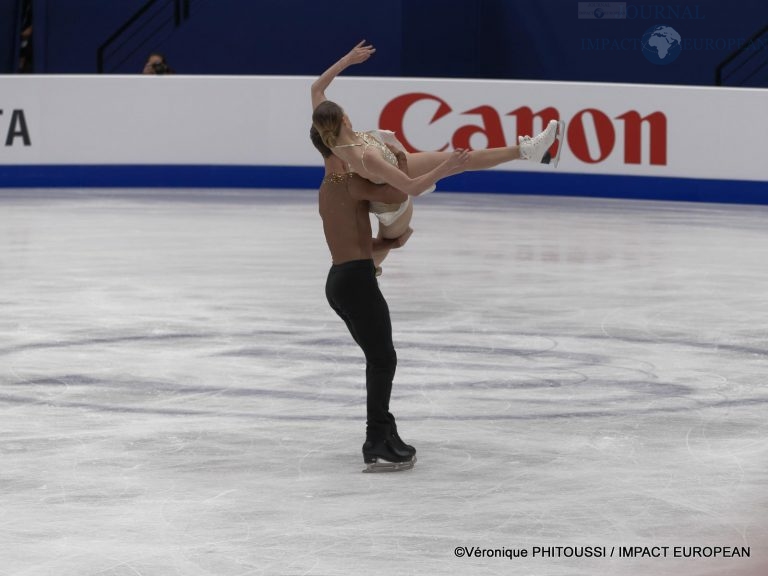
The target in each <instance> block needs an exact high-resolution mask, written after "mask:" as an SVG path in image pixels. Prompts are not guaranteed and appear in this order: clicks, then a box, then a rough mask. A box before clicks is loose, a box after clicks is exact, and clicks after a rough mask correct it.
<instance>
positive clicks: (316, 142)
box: [309, 124, 333, 158]
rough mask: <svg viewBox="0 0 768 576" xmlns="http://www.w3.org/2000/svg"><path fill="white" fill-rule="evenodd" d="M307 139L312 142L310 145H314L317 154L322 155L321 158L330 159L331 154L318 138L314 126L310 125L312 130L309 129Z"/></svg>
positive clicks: (318, 135) (318, 133)
mask: <svg viewBox="0 0 768 576" xmlns="http://www.w3.org/2000/svg"><path fill="white" fill-rule="evenodd" d="M309 138H310V140H312V144H314V145H315V148H317V150H318V152H320V154H322V155H323V158H330V157H331V155H332V154H333V152H332V151H331V149H330V148H328V146H326V145H325V144H324V143H323V139H322V138H321V137H320V132H318V131H317V128H315V126H314V124H313V125H312V128H310V129H309Z"/></svg>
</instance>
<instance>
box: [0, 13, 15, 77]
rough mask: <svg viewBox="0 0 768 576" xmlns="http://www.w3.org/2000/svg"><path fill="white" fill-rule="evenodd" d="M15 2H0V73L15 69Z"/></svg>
mask: <svg viewBox="0 0 768 576" xmlns="http://www.w3.org/2000/svg"><path fill="white" fill-rule="evenodd" d="M17 4H18V3H17V2H16V0H0V71H3V72H10V71H12V70H15V69H16V64H17V63H16V62H14V59H15V54H16V46H15V44H16V41H17V38H16V26H17V21H18V18H19V15H18V12H17Z"/></svg>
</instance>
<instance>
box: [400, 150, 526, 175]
mask: <svg viewBox="0 0 768 576" xmlns="http://www.w3.org/2000/svg"><path fill="white" fill-rule="evenodd" d="M450 155H451V152H413V153H411V154H408V155H407V158H408V174H409V175H410V176H411V178H415V177H418V176H421V175H422V174H426V173H427V172H429V171H430V170H432V169H434V168H435V167H436V166H438V165H439V164H441V163H443V162H445V160H446V159H448V157H450ZM518 158H520V147H519V146H506V147H504V148H486V149H483V150H472V151H471V152H470V153H469V160H468V161H467V163H466V165H465V166H466V167H465V169H464V172H467V171H472V170H485V169H487V168H493V167H494V166H498V165H499V164H503V163H504V162H510V161H512V160H517V159H518Z"/></svg>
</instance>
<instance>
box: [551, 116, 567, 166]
mask: <svg viewBox="0 0 768 576" xmlns="http://www.w3.org/2000/svg"><path fill="white" fill-rule="evenodd" d="M564 134H565V122H563V121H562V120H560V121H559V122H558V123H557V136H555V140H556V141H557V154H555V157H554V158H553V159H552V168H557V165H558V164H559V163H560V154H561V153H562V151H563V135H564Z"/></svg>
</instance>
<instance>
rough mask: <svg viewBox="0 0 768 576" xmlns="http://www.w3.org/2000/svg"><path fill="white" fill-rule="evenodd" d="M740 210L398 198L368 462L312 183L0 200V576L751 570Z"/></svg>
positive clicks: (748, 312)
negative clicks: (387, 436) (407, 461)
mask: <svg viewBox="0 0 768 576" xmlns="http://www.w3.org/2000/svg"><path fill="white" fill-rule="evenodd" d="M767 222H768V208H766V207H748V206H728V205H706V204H676V203H656V202H637V201H634V202H633V201H619V200H594V199H592V200H588V199H564V198H536V197H526V196H503V195H461V194H444V193H442V194H441V193H436V194H432V195H431V196H428V197H426V198H420V199H418V200H417V201H416V214H415V217H414V222H413V227H414V229H415V233H414V235H413V237H412V238H411V240H410V242H409V243H408V245H407V246H406V247H405V248H403V249H402V250H400V251H397V252H393V253H392V254H391V255H390V257H389V259H388V260H387V261H386V262H385V263H384V275H383V276H382V277H381V278H380V285H381V288H382V291H383V293H384V295H385V297H386V298H387V300H388V302H389V305H390V310H391V313H392V321H393V327H394V336H395V346H396V348H397V351H398V358H399V365H398V373H397V376H396V379H395V386H394V392H393V404H392V409H393V412H394V413H395V415H396V416H397V417H398V421H399V427H400V431H401V434H402V436H403V437H404V439H405V440H406V441H408V442H410V443H412V444H414V445H415V446H416V447H417V449H418V457H419V462H418V464H417V465H416V468H415V469H414V470H412V471H409V472H402V473H395V474H377V475H372V474H361V470H362V468H363V463H362V457H361V453H360V447H361V445H362V442H363V439H364V438H363V434H364V362H363V358H362V354H361V352H360V351H359V350H358V349H357V347H356V346H355V344H354V342H353V341H352V339H351V337H350V336H349V334H348V333H347V332H346V329H345V327H344V325H343V324H342V322H341V321H340V320H339V319H338V318H337V317H336V316H335V314H334V313H333V312H332V311H331V309H330V308H329V307H328V305H327V303H326V301H325V297H324V283H325V276H326V273H327V270H328V266H329V264H330V261H329V256H328V252H327V249H326V247H325V244H324V241H323V237H322V229H321V225H320V219H319V217H318V215H317V208H316V193H315V192H311V191H212V190H204V191H189V190H179V191H175V190H142V191H136V190H133V191H108V190H91V191H73V190H63V191H56V190H4V191H0V310H2V314H1V315H0V576H97V575H98V576H177V575H178V576H245V575H254V576H255V575H270V576H271V575H276V576H298V575H308V576H309V575H311V576H341V575H344V576H347V575H388V574H396V575H398V576H406V575H418V576H427V575H444V574H452V575H456V576H464V575H515V576H597V575H611V576H646V575H654V576H657V575H672V574H674V575H677V576H716V575H717V576H731V575H734V576H765V575H766V574H768V413H767V411H766V408H768V323H767V320H768V224H767ZM712 546H719V547H732V548H733V547H738V548H739V549H740V548H741V547H749V552H750V557H749V558H744V557H731V558H675V557H674V555H675V554H674V552H675V548H674V547H681V548H679V549H677V551H678V552H681V551H685V550H690V549H691V547H698V548H699V549H702V550H705V551H706V550H710V549H708V548H706V547H712ZM473 547H474V550H473ZM535 547H538V548H535ZM549 547H551V548H552V549H551V550H550V553H551V555H550V557H541V550H540V549H541V548H549ZM555 547H561V549H560V551H559V555H560V556H561V557H557V556H558V550H557V549H556V548H555ZM583 547H593V551H594V548H595V547H600V548H597V550H598V551H599V550H601V549H602V547H604V548H605V553H606V554H607V555H608V557H591V558H589V557H586V558H584V557H581V558H577V557H566V556H565V555H566V554H571V555H574V554H581V553H583V552H585V549H584V548H583ZM620 547H648V549H647V552H649V553H652V552H656V553H657V554H659V555H661V554H662V552H663V550H662V549H661V547H668V550H667V551H666V554H667V557H666V558H664V557H661V558H653V557H650V558H634V559H633V558H620V557H618V556H619V552H620V551H621V548H620ZM651 547H658V548H656V549H655V550H653V549H651ZM457 548H458V549H459V550H458V553H460V554H461V553H467V552H468V553H470V556H469V557H466V556H465V557H461V558H460V557H457V552H456V550H457ZM464 548H466V550H464ZM480 550H482V554H486V556H485V557H478V556H475V554H478V551H480ZM486 550H490V551H491V552H488V553H486V552H485V551H486ZM495 550H498V551H500V552H493V551H495ZM521 550H525V551H526V553H527V554H528V556H527V557H524V558H514V559H509V558H505V557H488V556H487V554H495V553H501V554H503V553H505V552H506V553H508V554H510V555H511V554H512V552H515V553H519V552H520V551H521ZM534 551H538V552H539V554H538V555H537V557H532V554H533V552H534ZM681 553H682V552H681ZM611 554H613V557H610V555H611Z"/></svg>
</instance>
